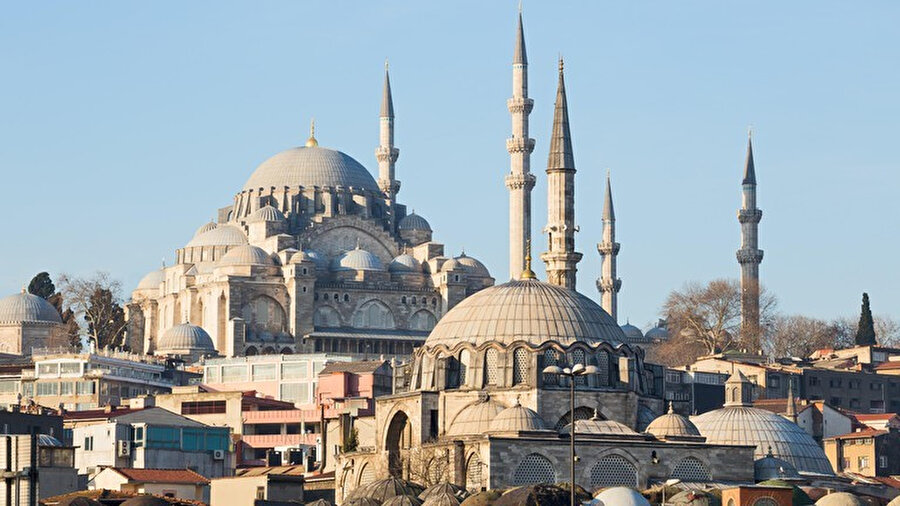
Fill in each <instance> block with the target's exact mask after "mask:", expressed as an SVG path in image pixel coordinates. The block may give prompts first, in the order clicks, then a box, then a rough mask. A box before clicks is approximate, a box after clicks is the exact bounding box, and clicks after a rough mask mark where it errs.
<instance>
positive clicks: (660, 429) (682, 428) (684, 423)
mask: <svg viewBox="0 0 900 506" xmlns="http://www.w3.org/2000/svg"><path fill="white" fill-rule="evenodd" d="M645 432H649V433H650V434H653V435H654V436H656V437H657V438H660V439H665V438H667V437H672V436H675V437H685V436H689V437H697V436H699V435H700V431H699V430H697V426H696V425H694V424H693V423H691V421H690V420H688V419H687V417H685V416H681V415H679V414H678V413H676V412H675V410H674V409H673V408H672V403H671V402H670V403H669V412H668V413H666V414H664V415H662V416H660V417H657V418H656V419H655V420H653V421H652V422H650V425H648V426H647V430H646V431H645Z"/></svg>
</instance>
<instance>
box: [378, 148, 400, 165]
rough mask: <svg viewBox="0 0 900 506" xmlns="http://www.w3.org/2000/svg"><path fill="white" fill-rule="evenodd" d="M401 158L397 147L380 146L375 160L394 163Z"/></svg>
mask: <svg viewBox="0 0 900 506" xmlns="http://www.w3.org/2000/svg"><path fill="white" fill-rule="evenodd" d="M399 157H400V150H399V149H397V148H395V147H388V146H378V147H377V148H375V158H377V159H378V161H379V162H390V163H394V162H396V161H397V158H399Z"/></svg>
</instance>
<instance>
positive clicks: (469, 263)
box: [456, 252, 491, 277]
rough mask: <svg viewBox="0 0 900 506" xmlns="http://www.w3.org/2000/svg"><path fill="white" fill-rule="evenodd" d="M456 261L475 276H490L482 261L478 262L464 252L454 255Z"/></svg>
mask: <svg viewBox="0 0 900 506" xmlns="http://www.w3.org/2000/svg"><path fill="white" fill-rule="evenodd" d="M456 261H457V262H459V265H461V266H462V267H463V268H464V269H466V270H467V271H469V272H470V273H472V274H474V275H475V276H484V277H490V276H491V273H490V272H488V270H487V267H485V266H484V264H483V263H481V262H479V261H478V260H477V259H475V258H472V257H470V256H466V253H465V252H463V253H462V254H460V255H459V256H458V257H456Z"/></svg>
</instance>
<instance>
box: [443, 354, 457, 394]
mask: <svg viewBox="0 0 900 506" xmlns="http://www.w3.org/2000/svg"><path fill="white" fill-rule="evenodd" d="M444 374H445V375H446V380H445V382H444V383H445V385H446V388H459V359H457V358H456V357H446V358H444Z"/></svg>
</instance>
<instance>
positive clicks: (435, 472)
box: [406, 446, 453, 488]
mask: <svg viewBox="0 0 900 506" xmlns="http://www.w3.org/2000/svg"><path fill="white" fill-rule="evenodd" d="M406 452H407V456H408V458H409V480H410V481H413V482H416V483H418V484H420V485H423V486H425V487H426V488H427V487H430V486H432V485H437V484H438V483H443V482H445V481H448V479H449V477H450V476H451V472H450V471H451V470H452V465H453V463H452V462H451V461H450V455H449V453H448V451H447V449H446V448H439V447H429V446H416V447H413V448H410V449H409V450H407V451H406Z"/></svg>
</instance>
